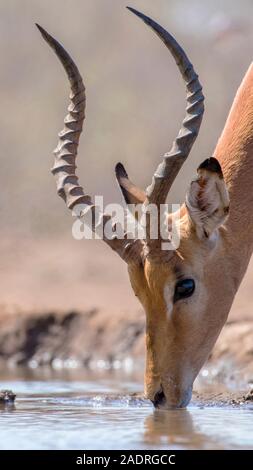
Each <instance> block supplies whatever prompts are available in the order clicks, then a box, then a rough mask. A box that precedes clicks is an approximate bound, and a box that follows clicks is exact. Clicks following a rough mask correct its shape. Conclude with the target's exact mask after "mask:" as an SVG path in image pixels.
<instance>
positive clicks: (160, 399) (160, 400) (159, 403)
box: [152, 389, 166, 408]
mask: <svg viewBox="0 0 253 470" xmlns="http://www.w3.org/2000/svg"><path fill="white" fill-rule="evenodd" d="M152 403H153V405H154V407H155V408H160V407H163V406H164V405H165V403H166V397H165V395H164V391H163V390H162V389H161V390H159V392H157V393H156V394H155V396H154V399H153V400H152Z"/></svg>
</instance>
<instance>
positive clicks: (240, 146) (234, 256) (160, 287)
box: [129, 66, 253, 407]
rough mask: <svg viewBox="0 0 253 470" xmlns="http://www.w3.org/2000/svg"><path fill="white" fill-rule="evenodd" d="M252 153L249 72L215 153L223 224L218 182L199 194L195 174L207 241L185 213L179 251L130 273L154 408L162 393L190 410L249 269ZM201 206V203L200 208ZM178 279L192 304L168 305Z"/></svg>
mask: <svg viewBox="0 0 253 470" xmlns="http://www.w3.org/2000/svg"><path fill="white" fill-rule="evenodd" d="M252 153H253V66H251V67H250V69H249V71H248V73H247V74H246V77H245V78H244V80H243V82H242V85H241V87H240V88H239V91H238V93H237V95H236V98H235V102H234V104H233V106H232V110H231V112H230V115H229V118H228V120H227V123H226V126H225V129H224V131H223V134H222V136H221V138H220V140H219V142H218V145H217V148H216V150H215V156H216V157H217V158H218V160H219V161H220V163H221V166H222V169H223V171H224V177H225V182H226V184H227V186H228V189H229V195H230V200H231V210H230V212H229V216H228V218H227V219H226V221H225V217H226V215H227V214H228V204H226V203H225V202H224V199H223V196H224V194H225V199H226V190H225V185H224V181H223V180H222V177H221V175H220V174H219V175H218V173H215V172H210V173H209V174H208V178H210V182H211V183H212V185H213V186H212V191H211V193H208V194H205V187H206V180H203V175H204V177H205V178H206V177H207V174H206V173H203V172H205V171H206V169H205V170H203V171H202V170H200V171H202V173H201V175H200V174H199V178H200V179H199V191H197V192H196V194H197V196H196V194H195V193H194V194H193V193H192V194H191V189H190V197H191V198H192V200H193V201H194V203H195V204H196V208H197V210H199V211H200V216H201V217H202V216H203V220H204V224H205V223H206V224H207V225H208V229H210V227H211V230H210V231H209V232H208V234H207V236H206V237H205V236H203V231H202V230H199V227H198V218H196V217H195V213H194V214H191V209H189V208H187V206H185V205H184V206H183V207H182V208H181V212H180V217H181V219H180V229H181V243H180V247H179V249H178V250H176V251H174V252H170V253H168V252H162V251H160V252H159V249H158V248H157V247H156V248H155V249H154V250H152V248H151V249H149V251H148V252H147V253H144V254H143V256H142V259H143V264H142V265H140V264H135V263H134V262H132V263H131V264H130V265H129V275H130V280H131V283H132V287H133V289H134V292H135V294H136V295H137V297H138V298H139V300H140V302H141V303H142V305H143V306H144V309H145V311H146V316H147V327H146V345H147V363H146V375H145V384H146V387H145V390H146V395H147V397H149V398H150V399H151V400H153V401H155V400H156V398H155V397H156V396H157V393H159V392H161V391H162V392H163V394H164V400H163V401H162V402H161V403H160V406H162V407H164V406H165V407H171V406H172V407H174V406H185V405H186V404H187V403H188V402H189V399H190V391H191V388H192V384H193V381H194V379H195V377H196V375H197V374H198V372H199V370H200V368H201V367H202V365H203V364H204V362H205V360H206V359H207V357H208V355H209V354H210V352H211V350H212V348H213V346H214V343H215V341H216V339H217V337H218V335H219V333H220V331H221V329H222V326H223V325H224V323H225V321H226V319H227V316H228V313H229V310H230V307H231V305H232V302H233V299H234V296H235V294H236V292H237V289H238V287H239V285H240V282H241V280H242V277H243V275H244V273H245V270H246V267H247V264H248V262H249V259H250V256H251V253H252V242H253V212H252V209H251V208H252V203H253V189H252V177H253V176H252V175H253V154H252ZM201 178H202V179H201ZM211 178H212V179H211ZM215 178H216V179H215ZM197 181H198V180H197ZM219 181H220V182H219ZM194 184H196V181H195V182H194ZM214 191H219V192H220V193H221V198H220V203H219V207H218V208H216V210H215V211H214V212H213V213H212V212H210V213H208V210H209V209H210V205H212V200H211V199H212V197H213V192H214ZM216 195H217V194H216ZM203 198H207V200H205V204H203ZM217 214H218V219H217V217H216V216H217ZM215 217H216V218H215ZM171 218H172V215H170V216H169V220H171ZM201 220H202V219H201ZM210 221H211V224H210ZM223 222H224V223H223ZM221 223H223V225H220V224H221ZM204 228H205V227H204ZM204 231H205V230H204ZM178 276H180V277H182V276H183V277H186V278H187V277H190V278H193V279H194V280H195V283H196V289H195V292H194V294H193V295H192V296H191V297H189V298H187V299H183V300H180V301H178V302H176V303H173V292H174V288H175V284H176V281H177V278H178ZM165 289H167V290H168V297H169V298H168V299H167V302H166V299H165V295H164V292H165ZM168 306H169V307H168ZM168 308H169V311H168Z"/></svg>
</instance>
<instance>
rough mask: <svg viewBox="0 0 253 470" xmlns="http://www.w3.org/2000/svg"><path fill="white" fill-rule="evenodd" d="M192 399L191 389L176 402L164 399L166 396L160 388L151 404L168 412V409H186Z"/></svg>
mask: <svg viewBox="0 0 253 470" xmlns="http://www.w3.org/2000/svg"><path fill="white" fill-rule="evenodd" d="M191 397H192V387H190V388H189V389H188V390H186V392H185V393H184V394H183V396H181V398H180V399H178V400H170V399H167V398H166V395H165V393H164V391H163V389H162V388H161V389H160V390H159V392H157V393H156V394H155V396H154V398H153V400H151V401H152V403H153V405H154V407H155V408H158V409H163V410H166V409H167V410H170V409H177V408H186V407H187V405H188V404H189V402H190V401H191Z"/></svg>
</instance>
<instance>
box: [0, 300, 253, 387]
mask: <svg viewBox="0 0 253 470" xmlns="http://www.w3.org/2000/svg"><path fill="white" fill-rule="evenodd" d="M144 334H145V318H144V314H141V313H140V312H138V314H137V312H135V313H132V314H130V313H129V314H122V315H120V314H118V315H117V316H115V315H110V312H103V311H98V310H95V309H94V310H88V311H85V312H77V311H69V312H57V313H55V312H47V313H32V312H31V313H29V314H28V313H22V312H21V313H12V314H8V313H2V314H1V315H0V364H1V365H2V366H3V365H4V366H6V365H7V366H8V367H13V366H27V365H28V366H29V367H31V368H36V367H38V366H50V367H52V368H54V369H61V368H78V367H85V368H91V369H94V368H100V369H107V368H108V369H110V368H114V369H120V368H123V369H126V370H133V369H138V368H139V369H141V368H143V366H144V356H145V350H144ZM252 338H253V321H247V320H245V321H241V322H230V323H229V322H228V323H227V325H226V326H225V327H224V329H223V331H222V333H221V335H220V337H219V340H218V342H217V344H216V346H215V349H214V351H213V352H212V354H211V356H210V357H209V360H208V363H207V364H206V366H205V367H204V369H203V370H202V374H203V377H207V376H208V374H209V376H210V378H211V377H213V376H215V377H220V378H221V379H222V380H224V379H228V380H230V381H231V380H232V381H233V380H234V381H240V380H243V381H244V380H246V381H247V382H253V342H252ZM207 378H208V377H207Z"/></svg>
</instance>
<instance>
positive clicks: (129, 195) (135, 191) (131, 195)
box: [115, 163, 146, 204]
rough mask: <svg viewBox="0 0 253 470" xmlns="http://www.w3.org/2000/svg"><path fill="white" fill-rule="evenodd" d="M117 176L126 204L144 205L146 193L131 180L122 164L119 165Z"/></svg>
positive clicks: (117, 166)
mask: <svg viewBox="0 0 253 470" xmlns="http://www.w3.org/2000/svg"><path fill="white" fill-rule="evenodd" d="M115 174H116V178H117V181H118V183H119V187H120V189H121V191H122V194H123V197H124V199H125V202H126V204H143V202H144V201H145V199H146V194H145V192H144V191H143V190H142V189H140V188H138V186H135V185H134V184H133V183H132V182H131V181H130V180H129V178H128V174H127V172H126V170H125V168H124V166H123V165H122V163H117V165H116V167H115Z"/></svg>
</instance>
